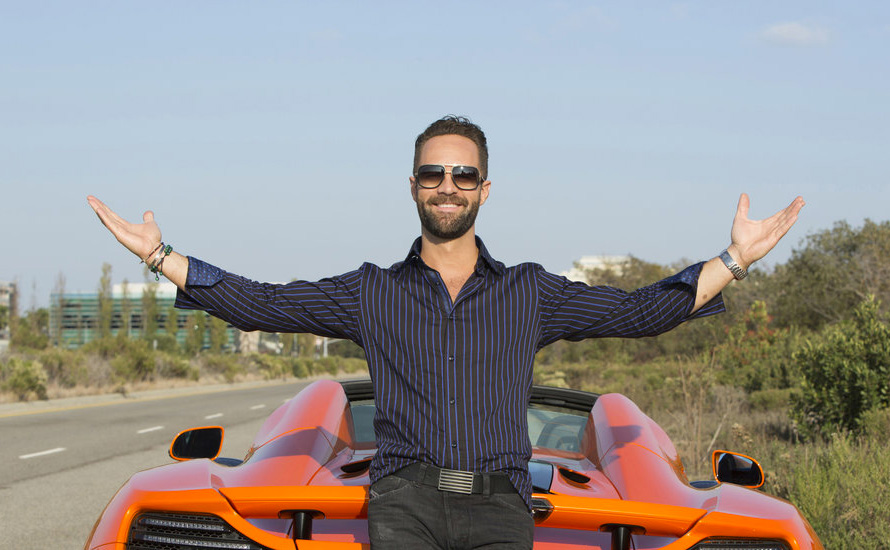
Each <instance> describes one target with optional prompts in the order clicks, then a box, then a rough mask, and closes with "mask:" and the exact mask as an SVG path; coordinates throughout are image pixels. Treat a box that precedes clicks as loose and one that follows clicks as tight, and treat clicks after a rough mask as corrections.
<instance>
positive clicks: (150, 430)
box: [136, 426, 164, 434]
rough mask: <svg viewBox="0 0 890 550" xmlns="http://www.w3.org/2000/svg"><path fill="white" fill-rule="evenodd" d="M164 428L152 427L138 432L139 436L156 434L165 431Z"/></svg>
mask: <svg viewBox="0 0 890 550" xmlns="http://www.w3.org/2000/svg"><path fill="white" fill-rule="evenodd" d="M163 429H164V427H163V426H152V427H151V428H145V429H144V430H139V431H138V432H136V433H137V434H147V433H148V432H156V431H158V430H163Z"/></svg>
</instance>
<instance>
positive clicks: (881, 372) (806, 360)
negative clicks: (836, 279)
mask: <svg viewBox="0 0 890 550" xmlns="http://www.w3.org/2000/svg"><path fill="white" fill-rule="evenodd" d="M796 360H797V363H798V365H799V367H800V370H801V373H802V374H803V377H804V383H803V387H802V391H801V394H800V397H799V399H796V400H795V404H794V417H795V419H796V420H797V421H798V423H799V424H800V426H801V430H802V432H803V433H805V434H810V433H822V434H824V435H827V434H831V433H834V432H837V431H841V430H853V431H857V430H858V429H859V428H860V423H861V419H862V417H863V415H864V414H865V413H866V412H867V411H870V410H874V409H880V408H886V407H888V406H890V327H888V326H887V324H886V323H884V322H883V321H882V320H881V319H880V317H879V304H878V303H877V302H875V300H873V299H868V300H866V301H864V302H862V303H861V304H860V305H859V306H858V307H857V308H856V310H855V311H854V313H853V319H851V320H849V321H843V322H841V323H838V324H836V325H832V326H829V327H826V328H825V329H823V330H822V331H821V332H820V334H819V338H818V339H815V340H811V341H808V342H807V343H806V344H805V345H804V346H803V348H802V349H801V350H800V351H799V352H798V353H797V354H796Z"/></svg>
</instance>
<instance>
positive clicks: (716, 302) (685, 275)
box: [664, 262, 726, 319]
mask: <svg viewBox="0 0 890 550" xmlns="http://www.w3.org/2000/svg"><path fill="white" fill-rule="evenodd" d="M704 265H705V263H704V262H699V263H697V264H693V265H691V266H689V267H687V268H686V269H684V270H683V271H681V272H679V273H677V274H675V275H671V276H670V277H668V278H667V279H665V280H664V282H665V283H667V284H681V285H684V286H687V287H689V289H690V290H691V295H692V303H693V304H694V303H695V295H696V292H698V278H699V276H700V275H701V270H702V267H704ZM689 308H690V309H692V305H690V306H689ZM724 311H726V306H725V305H724V303H723V293H722V292H718V293H717V295H716V296H714V297H713V298H711V299H710V300H708V302H707V303H706V304H705V305H703V306H702V307H700V308H699V309H698V311H696V312H695V313H693V314H692V315H690V316H689V318H690V319H696V318H699V317H707V316H708V315H714V314H716V313H723V312H724Z"/></svg>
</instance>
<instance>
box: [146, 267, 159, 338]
mask: <svg viewBox="0 0 890 550" xmlns="http://www.w3.org/2000/svg"><path fill="white" fill-rule="evenodd" d="M157 332H158V285H157V283H154V282H150V281H149V282H148V284H146V285H145V286H144V287H143V288H142V337H143V338H145V339H146V340H148V341H151V340H153V339H154V338H155V336H156V335H157Z"/></svg>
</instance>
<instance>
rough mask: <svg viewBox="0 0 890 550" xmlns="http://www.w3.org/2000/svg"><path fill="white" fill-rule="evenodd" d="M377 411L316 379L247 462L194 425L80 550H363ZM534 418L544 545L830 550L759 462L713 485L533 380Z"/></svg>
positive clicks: (623, 415)
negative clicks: (771, 487)
mask: <svg viewBox="0 0 890 550" xmlns="http://www.w3.org/2000/svg"><path fill="white" fill-rule="evenodd" d="M374 412H375V408H374V401H373V394H372V391H371V382H370V381H369V380H360V381H352V382H335V381H332V380H321V381H317V382H314V383H313V384H311V385H310V386H308V387H307V388H306V389H304V390H303V391H301V392H300V393H298V394H297V395H296V396H295V397H293V398H292V399H290V400H289V401H287V402H286V403H285V404H283V405H282V406H281V407H279V408H278V409H277V410H276V411H275V412H274V413H272V415H271V416H270V417H269V418H268V419H267V420H266V421H265V423H264V424H263V426H262V428H261V429H260V431H259V433H258V434H257V436H256V438H255V439H254V442H253V445H252V446H251V447H250V449H249V450H248V451H247V455H246V456H245V457H244V459H243V460H239V459H232V458H219V457H217V455H218V453H219V449H220V446H221V443H222V437H223V433H222V428H220V427H202V428H194V429H191V430H186V431H184V432H182V433H181V434H180V435H179V436H177V438H176V439H175V440H174V441H173V444H172V445H171V447H170V455H171V456H172V457H173V458H175V459H177V460H179V462H177V463H175V464H170V465H166V466H161V467H158V468H154V469H151V470H146V471H144V472H140V473H138V474H136V475H134V476H133V477H132V478H131V479H130V480H129V481H127V483H125V484H124V486H123V487H122V488H121V490H120V491H118V493H117V494H116V495H115V497H114V498H113V499H112V500H111V502H110V503H109V504H108V506H107V507H106V509H105V511H104V512H103V513H102V515H101V517H100V518H99V520H98V521H97V522H96V525H95V527H94V528H93V531H92V533H91V534H90V537H89V539H88V540H87V542H86V545H85V548H86V549H90V550H93V549H102V550H112V549H124V548H127V549H130V550H138V549H152V550H162V549H170V550H173V549H176V550H185V549H213V550H217V549H218V550H223V549H225V550H235V549H243V550H260V549H282V550H283V549H290V550H293V549H295V548H300V549H316V550H326V549H341V548H342V549H347V548H350V549H359V548H363V547H364V548H367V547H368V534H367V519H366V517H367V499H368V485H369V479H368V467H369V464H370V461H371V457H372V456H373V455H374V451H375V443H374V430H373V417H374ZM528 423H529V433H530V436H531V440H532V443H533V446H534V454H533V457H532V460H531V462H530V463H529V469H530V471H531V474H532V480H533V485H534V494H533V500H532V502H533V511H532V513H533V515H534V518H535V523H536V527H535V548H536V549H574V548H586V549H602V550H611V549H620V550H623V549H630V548H633V549H636V550H641V549H655V548H661V549H665V550H681V549H682V550H718V549H726V550H730V549H731V550H804V549H805V550H810V549H818V548H822V545H821V543H820V542H819V540H818V538H817V537H816V534H815V533H814V532H813V530H812V528H811V527H810V525H809V524H808V523H807V521H806V520H805V519H804V518H803V516H801V514H800V512H799V511H798V510H797V508H795V507H794V506H793V505H792V504H790V503H788V502H786V501H783V500H780V499H778V498H774V497H771V496H768V495H766V494H764V493H762V492H760V491H758V490H757V487H759V486H760V485H762V483H763V470H762V469H761V468H760V466H759V464H757V462H756V461H755V460H753V459H751V458H750V457H746V456H744V455H740V454H738V453H732V452H728V451H715V452H714V455H713V464H714V479H713V480H707V481H689V480H688V479H687V477H686V474H685V472H684V469H683V464H682V462H681V461H680V457H679V456H678V455H677V451H676V449H675V448H674V445H673V444H672V443H671V440H670V438H668V436H667V434H666V433H665V432H664V430H662V429H661V428H660V427H659V426H658V425H657V424H656V423H655V422H654V421H652V419H650V418H649V417H648V416H646V415H645V414H643V412H641V411H640V409H639V408H638V407H637V406H636V405H634V403H633V402H631V401H630V400H629V399H627V398H626V397H624V396H622V395H619V394H606V395H595V394H591V393H587V392H581V391H576V390H569V389H563V388H549V387H541V386H535V387H534V389H533V391H532V395H531V400H530V403H529V409H528Z"/></svg>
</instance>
